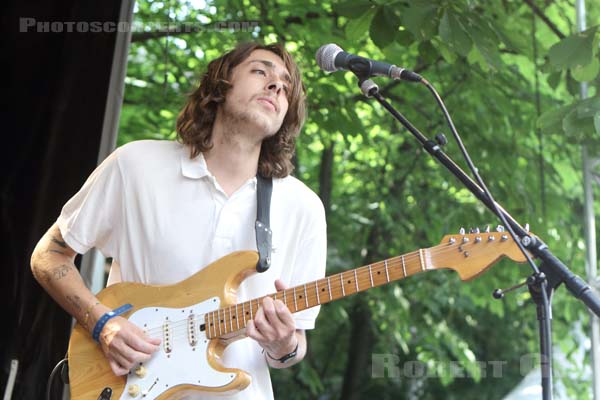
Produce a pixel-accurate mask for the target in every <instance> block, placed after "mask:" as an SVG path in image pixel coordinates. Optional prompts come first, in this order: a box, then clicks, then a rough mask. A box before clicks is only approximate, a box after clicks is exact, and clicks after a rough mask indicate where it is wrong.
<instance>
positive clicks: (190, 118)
mask: <svg viewBox="0 0 600 400" xmlns="http://www.w3.org/2000/svg"><path fill="white" fill-rule="evenodd" d="M255 50H268V51H271V52H273V53H275V54H277V55H278V56H279V57H281V59H282V60H283V62H284V64H285V66H286V68H287V70H288V72H289V73H290V77H291V79H292V81H291V84H290V91H289V93H288V103H289V106H288V111H287V114H286V115H285V118H284V119H283V123H282V124H281V128H279V130H278V131H277V133H276V134H275V135H273V136H271V137H269V138H267V139H265V140H264V141H263V143H262V147H261V151H260V157H259V160H258V172H259V173H260V174H261V175H263V176H266V177H275V178H283V177H286V176H288V175H289V174H290V173H291V172H292V171H293V170H294V165H293V164H292V156H293V155H294V151H295V147H296V142H295V141H296V137H297V136H298V134H299V133H300V129H302V125H303V124H304V118H305V112H306V105H305V96H306V89H305V87H304V85H303V83H302V79H301V75H300V71H299V69H298V66H297V65H296V63H295V62H294V60H293V59H292V56H291V55H290V54H289V53H288V52H287V51H286V50H285V48H284V47H283V46H282V45H280V44H270V45H262V44H259V43H242V44H239V45H238V46H237V47H236V48H235V49H233V50H231V51H230V52H228V53H226V54H224V55H222V56H221V57H219V58H217V59H215V60H213V61H211V62H210V63H209V64H208V68H207V71H206V72H205V73H204V74H203V75H202V79H201V81H200V85H199V86H198V88H197V89H196V90H194V92H192V94H191V95H190V96H189V98H188V101H187V103H186V105H185V106H184V108H183V110H182V111H181V113H179V116H178V117H177V125H176V128H177V136H178V140H179V141H180V142H181V143H184V144H186V145H189V146H190V148H191V154H190V157H192V158H194V157H196V156H198V155H199V154H200V153H203V152H206V151H208V150H210V149H211V148H212V146H213V143H212V128H213V124H214V122H215V117H216V115H217V109H218V108H219V105H220V104H222V103H223V102H224V101H225V96H226V95H227V91H228V90H229V89H230V88H231V83H230V79H231V73H232V71H233V68H235V67H236V66H237V65H239V64H241V63H242V62H244V60H246V58H248V57H249V56H250V54H251V53H252V52H253V51H255Z"/></svg>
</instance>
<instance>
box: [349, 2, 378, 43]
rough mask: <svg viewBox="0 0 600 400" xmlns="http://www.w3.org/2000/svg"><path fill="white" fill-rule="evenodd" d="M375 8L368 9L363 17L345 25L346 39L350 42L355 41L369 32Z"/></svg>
mask: <svg viewBox="0 0 600 400" xmlns="http://www.w3.org/2000/svg"><path fill="white" fill-rule="evenodd" d="M375 11H376V9H375V8H370V9H369V10H368V11H367V12H365V13H364V14H363V15H361V16H360V17H358V18H357V19H352V20H350V21H348V23H347V24H346V38H348V40H351V41H357V40H359V39H361V38H362V37H363V36H364V35H365V33H366V32H368V31H369V26H370V25H371V20H372V19H373V16H374V15H375Z"/></svg>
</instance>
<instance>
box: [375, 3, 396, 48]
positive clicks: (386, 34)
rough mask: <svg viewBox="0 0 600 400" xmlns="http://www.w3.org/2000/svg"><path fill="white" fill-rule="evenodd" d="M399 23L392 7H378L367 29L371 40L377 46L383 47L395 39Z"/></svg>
mask: <svg viewBox="0 0 600 400" xmlns="http://www.w3.org/2000/svg"><path fill="white" fill-rule="evenodd" d="M399 25H400V18H399V17H398V16H397V15H396V13H395V12H394V9H392V8H391V7H386V6H382V7H379V8H378V9H377V12H376V13H375V16H374V17H373V21H371V28H370V29H369V34H370V35H371V40H373V43H375V44H376V45H377V47H379V48H380V49H383V48H384V47H386V46H387V45H388V44H390V43H391V42H393V41H394V40H395V38H396V32H398V26H399Z"/></svg>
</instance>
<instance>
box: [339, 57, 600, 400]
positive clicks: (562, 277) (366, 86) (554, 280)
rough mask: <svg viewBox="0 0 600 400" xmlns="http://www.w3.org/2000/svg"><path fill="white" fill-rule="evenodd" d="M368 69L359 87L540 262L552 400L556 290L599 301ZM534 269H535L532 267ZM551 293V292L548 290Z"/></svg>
mask: <svg viewBox="0 0 600 400" xmlns="http://www.w3.org/2000/svg"><path fill="white" fill-rule="evenodd" d="M369 68H370V66H369V65H366V64H365V65H362V64H360V65H359V64H357V65H356V69H355V68H351V71H352V72H354V73H355V74H356V75H357V76H358V78H359V86H360V88H361V90H362V91H363V93H364V94H365V95H366V96H367V97H374V98H375V99H376V100H377V101H378V102H379V103H380V104H381V105H382V106H383V107H384V108H385V109H386V110H387V111H389V112H390V114H392V115H393V116H394V118H396V119H397V120H398V121H399V122H400V123H401V124H402V125H403V126H404V127H405V128H406V129H407V130H408V131H409V132H411V133H412V134H413V135H414V136H415V137H416V139H417V140H418V141H419V142H420V143H421V145H422V146H423V148H424V149H425V150H427V152H428V153H429V154H431V155H432V156H433V157H434V158H436V159H437V160H438V161H439V162H440V163H441V164H442V165H444V166H445V167H446V168H447V169H448V170H449V171H450V172H451V173H452V174H453V175H454V176H456V178H458V180H460V181H461V182H462V183H463V184H464V185H465V187H466V188H467V189H469V191H470V192H471V193H473V195H474V196H475V197H476V198H478V199H479V200H480V201H481V202H482V203H483V204H485V206H486V207H487V208H488V209H490V210H491V211H492V212H493V213H494V214H497V213H496V208H495V207H494V205H496V207H497V208H498V211H499V212H500V213H501V214H502V216H504V218H505V220H506V221H507V223H508V224H509V225H510V226H511V228H512V229H513V230H514V232H515V233H516V234H517V236H518V239H519V240H520V241H521V243H522V244H523V246H524V247H525V248H527V249H528V250H529V252H530V253H531V254H533V255H534V256H536V257H537V258H539V259H540V260H541V261H542V263H541V267H540V269H541V271H542V272H536V273H534V275H532V281H533V282H532V284H530V285H529V288H530V292H531V293H532V297H533V298H534V301H535V302H536V305H537V314H538V319H539V334H540V353H541V354H540V365H541V370H542V398H543V399H544V400H549V399H551V398H552V362H551V360H552V337H551V324H550V318H551V308H550V300H551V297H552V293H553V291H554V289H555V288H556V287H557V286H558V285H560V284H561V283H564V284H565V286H566V287H567V289H568V290H569V292H571V294H572V295H573V296H575V297H576V298H577V299H579V300H581V301H582V302H583V303H584V304H585V305H586V306H587V307H588V308H589V309H590V310H592V312H593V313H594V314H596V315H597V316H599V317H600V299H599V298H598V296H597V295H596V294H595V293H594V292H593V291H592V290H591V288H590V287H589V286H588V285H587V283H586V282H585V281H583V280H582V279H581V278H580V277H578V276H577V275H575V274H574V273H573V272H571V271H570V270H569V269H568V268H567V266H566V265H564V264H563V263H562V262H561V261H560V260H559V259H558V258H557V257H555V256H554V254H552V252H551V251H550V250H549V249H548V246H547V245H546V244H545V243H544V242H543V241H541V240H540V239H539V238H538V237H536V236H535V235H532V234H530V233H529V232H527V231H526V230H525V229H523V227H522V226H521V225H520V224H519V223H518V222H517V221H516V220H515V219H514V218H513V217H512V216H511V215H510V214H509V213H508V212H506V210H504V209H503V208H502V207H501V206H500V205H499V204H498V203H495V202H492V201H491V199H490V198H489V197H488V196H487V195H486V194H485V192H484V191H483V190H482V189H481V187H480V186H479V185H478V184H477V183H476V182H474V181H473V180H472V179H471V178H470V177H469V176H468V175H467V174H465V172H464V171H463V170H462V169H461V168H460V167H459V166H458V165H457V164H456V163H455V162H454V161H453V160H452V159H451V158H449V157H448V156H447V155H446V154H445V153H444V152H443V151H442V149H441V147H440V145H439V144H437V143H436V142H434V141H433V140H430V139H428V138H427V137H426V136H425V135H423V134H422V133H421V132H420V131H419V130H418V129H417V128H416V127H415V126H413V125H412V124H411V123H410V121H408V120H407V119H406V118H405V117H404V116H403V115H402V114H400V113H399V112H398V111H396V109H394V107H392V106H391V105H390V104H389V103H388V102H387V101H386V100H385V98H384V97H383V96H381V94H380V93H379V88H378V87H377V85H375V83H373V82H372V81H370V80H368V79H367V78H368V77H369V76H370V73H369V72H370V71H369ZM533 267H534V268H535V265H534V266H533ZM547 289H548V290H547Z"/></svg>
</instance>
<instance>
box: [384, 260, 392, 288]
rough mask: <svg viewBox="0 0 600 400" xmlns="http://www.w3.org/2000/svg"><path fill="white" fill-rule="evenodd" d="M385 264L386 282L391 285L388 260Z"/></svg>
mask: <svg viewBox="0 0 600 400" xmlns="http://www.w3.org/2000/svg"><path fill="white" fill-rule="evenodd" d="M383 264H384V265H385V280H386V282H388V283H389V281H390V273H389V272H388V265H387V260H385V261H384V262H383Z"/></svg>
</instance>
